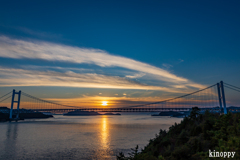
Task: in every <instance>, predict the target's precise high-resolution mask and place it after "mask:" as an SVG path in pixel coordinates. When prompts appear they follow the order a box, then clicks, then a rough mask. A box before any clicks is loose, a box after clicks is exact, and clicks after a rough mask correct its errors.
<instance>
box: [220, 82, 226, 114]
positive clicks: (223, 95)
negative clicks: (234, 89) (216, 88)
mask: <svg viewBox="0 0 240 160" xmlns="http://www.w3.org/2000/svg"><path fill="white" fill-rule="evenodd" d="M220 84H221V92H222V101H223V107H224V108H223V111H224V114H227V108H226V100H225V93H224V86H223V81H221V82H220Z"/></svg>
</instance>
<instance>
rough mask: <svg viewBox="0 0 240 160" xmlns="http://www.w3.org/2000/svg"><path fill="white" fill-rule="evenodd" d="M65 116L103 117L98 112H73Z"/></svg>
mask: <svg viewBox="0 0 240 160" xmlns="http://www.w3.org/2000/svg"><path fill="white" fill-rule="evenodd" d="M63 115H64V116H96V115H101V114H100V113H98V112H94V111H72V112H68V113H65V114H63Z"/></svg>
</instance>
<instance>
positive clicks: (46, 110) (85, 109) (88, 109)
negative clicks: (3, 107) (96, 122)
mask: <svg viewBox="0 0 240 160" xmlns="http://www.w3.org/2000/svg"><path fill="white" fill-rule="evenodd" d="M191 109H192V108H78V109H74V108H64V109H32V110H33V111H40V112H71V111H77V110H78V111H95V112H159V111H189V110H191ZM200 109H201V110H219V109H218V108H200Z"/></svg>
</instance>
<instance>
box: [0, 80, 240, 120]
mask: <svg viewBox="0 0 240 160" xmlns="http://www.w3.org/2000/svg"><path fill="white" fill-rule="evenodd" d="M225 88H227V89H230V90H232V91H235V92H240V88H239V87H236V86H234V85H230V84H228V83H224V82H223V81H221V82H220V83H216V84H214V85H211V86H209V87H207V88H204V89H201V90H198V91H195V92H192V93H189V94H185V95H182V96H179V97H175V98H171V99H167V100H163V101H158V102H154V103H146V104H141V105H135V106H128V107H118V108H113V107H111V108H106V107H104V108H90V107H79V106H69V105H64V104H59V103H55V102H52V101H48V100H44V99H41V98H38V97H35V96H33V95H30V94H27V93H25V92H23V91H18V92H16V91H15V90H13V91H11V92H9V93H7V94H5V95H3V96H1V97H0V107H1V108H4V107H6V106H8V105H10V107H9V108H10V113H9V115H10V118H12V115H13V114H16V118H18V115H19V112H20V108H24V109H25V110H31V111H39V112H62V113H63V112H69V111H75V110H80V111H97V112H153V111H155V112H158V111H166V110H168V111H169V110H175V111H188V110H191V108H192V107H198V108H200V109H201V110H215V111H218V112H220V113H224V114H226V113H227V101H226V98H225V91H224V89H225ZM15 99H17V100H15ZM14 104H15V106H16V107H15V108H16V109H14ZM236 110H237V109H236Z"/></svg>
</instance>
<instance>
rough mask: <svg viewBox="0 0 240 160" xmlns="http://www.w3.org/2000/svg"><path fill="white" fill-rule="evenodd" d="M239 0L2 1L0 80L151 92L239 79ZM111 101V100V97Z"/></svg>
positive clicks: (94, 91) (124, 100)
mask: <svg viewBox="0 0 240 160" xmlns="http://www.w3.org/2000/svg"><path fill="white" fill-rule="evenodd" d="M239 7H240V2H239V1H150V2H149V1H65V2H64V1H39V2H36V1H34V2H33V1H3V2H1V6H0V70H1V72H0V77H1V80H0V89H1V93H5V91H6V92H7V91H8V90H11V89H12V88H15V89H21V90H24V91H25V92H28V93H30V94H33V95H36V96H38V97H41V98H49V99H52V100H55V101H60V100H57V99H58V98H60V99H61V102H63V103H64V102H65V99H64V98H68V99H69V98H70V99H71V98H73V99H77V100H76V103H77V101H78V100H79V99H80V100H83V99H84V100H83V101H86V102H87V101H88V100H91V101H101V100H108V101H112V102H113V101H114V102H116V103H117V104H120V105H123V104H125V105H127V104H128V103H131V102H132V101H133V102H134V103H135V102H136V101H140V102H142V101H143V102H150V101H151V102H152V101H159V100H161V99H164V98H168V97H172V96H175V95H181V94H184V93H188V92H191V91H194V90H198V89H201V88H204V87H206V86H208V85H212V84H215V83H217V82H219V81H220V80H223V81H225V82H227V83H230V84H233V85H236V86H239V85H238V83H239V80H240V74H239V73H240V72H239V68H240V63H239V61H240V30H239V28H240V19H239V15H240V10H239ZM116 103H112V104H113V105H114V104H116Z"/></svg>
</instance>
